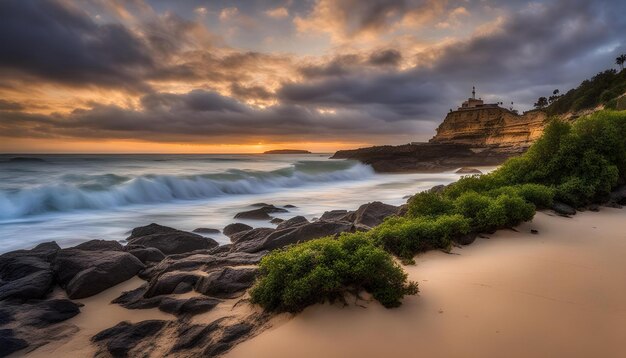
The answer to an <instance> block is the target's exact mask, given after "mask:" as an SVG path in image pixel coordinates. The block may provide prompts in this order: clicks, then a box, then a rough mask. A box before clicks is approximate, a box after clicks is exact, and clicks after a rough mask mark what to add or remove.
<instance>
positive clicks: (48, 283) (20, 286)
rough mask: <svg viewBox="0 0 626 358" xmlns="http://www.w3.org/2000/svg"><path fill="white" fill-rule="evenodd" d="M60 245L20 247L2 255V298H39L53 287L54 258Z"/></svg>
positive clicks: (0, 296)
mask: <svg viewBox="0 0 626 358" xmlns="http://www.w3.org/2000/svg"><path fill="white" fill-rule="evenodd" d="M55 253H56V249H54V248H52V247H51V246H50V245H45V246H37V247H36V248H35V249H33V250H18V251H12V252H8V253H5V254H3V255H1V256H0V300H5V299H18V300H28V299H39V298H43V297H45V295H46V294H47V293H48V292H50V291H51V290H52V284H53V273H52V270H51V267H50V262H48V261H47V260H48V259H50V258H51V257H52V256H53V255H54V254H55Z"/></svg>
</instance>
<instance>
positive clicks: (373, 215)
mask: <svg viewBox="0 0 626 358" xmlns="http://www.w3.org/2000/svg"><path fill="white" fill-rule="evenodd" d="M397 212H398V207H397V206H393V205H388V204H383V203H381V202H380V201H374V202H372V203H367V204H363V205H361V206H360V207H359V208H358V209H357V211H356V212H355V213H354V223H355V224H362V225H367V226H369V227H374V226H377V225H380V224H381V223H382V222H383V220H385V218H387V217H389V216H392V215H396V214H397Z"/></svg>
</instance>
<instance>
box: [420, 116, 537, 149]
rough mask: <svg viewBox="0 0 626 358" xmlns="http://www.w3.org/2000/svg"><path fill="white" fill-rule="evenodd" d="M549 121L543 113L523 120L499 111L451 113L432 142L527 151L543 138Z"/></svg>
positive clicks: (525, 117) (521, 117)
mask: <svg viewBox="0 0 626 358" xmlns="http://www.w3.org/2000/svg"><path fill="white" fill-rule="evenodd" d="M546 120H547V115H546V114H545V113H544V112H541V111H532V112H528V113H525V114H524V115H521V116H520V115H517V114H515V113H513V112H511V111H509V110H507V109H504V108H498V107H495V108H494V107H491V108H473V109H465V110H458V111H454V112H450V113H448V115H447V116H446V118H445V120H444V121H443V123H441V125H439V128H437V134H436V135H435V136H434V137H433V138H432V139H431V140H430V142H431V143H455V144H466V145H471V146H477V147H483V146H490V147H494V146H495V147H519V148H526V147H528V146H530V145H531V144H532V142H533V141H535V140H536V139H537V138H539V137H540V136H541V133H542V132H543V128H544V126H545V124H546Z"/></svg>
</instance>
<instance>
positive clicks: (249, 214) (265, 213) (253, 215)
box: [235, 206, 289, 220]
mask: <svg viewBox="0 0 626 358" xmlns="http://www.w3.org/2000/svg"><path fill="white" fill-rule="evenodd" d="M287 212H289V211H288V210H287V209H283V208H277V207H275V206H262V207H260V208H258V209H254V210H248V211H242V212H240V213H237V214H236V215H235V219H247V220H270V219H271V216H270V215H269V214H274V213H287Z"/></svg>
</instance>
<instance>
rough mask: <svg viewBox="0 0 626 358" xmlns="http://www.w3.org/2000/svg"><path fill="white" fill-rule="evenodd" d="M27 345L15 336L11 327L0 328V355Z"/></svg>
mask: <svg viewBox="0 0 626 358" xmlns="http://www.w3.org/2000/svg"><path fill="white" fill-rule="evenodd" d="M26 347H28V343H27V342H26V341H25V340H23V339H20V338H17V337H16V336H15V332H14V331H13V330H12V329H0V357H6V356H8V355H9V354H11V353H14V352H17V351H19V350H22V349H24V348H26Z"/></svg>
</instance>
